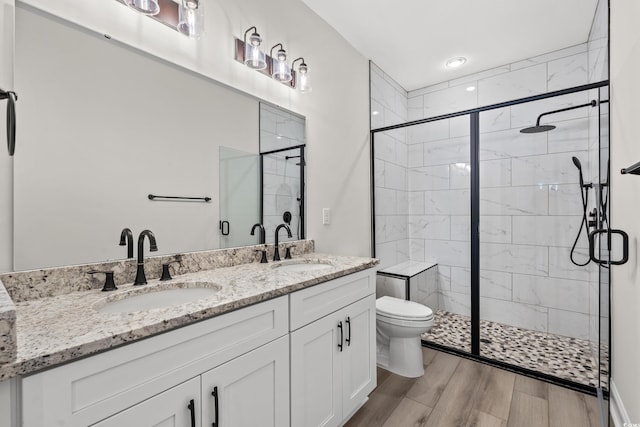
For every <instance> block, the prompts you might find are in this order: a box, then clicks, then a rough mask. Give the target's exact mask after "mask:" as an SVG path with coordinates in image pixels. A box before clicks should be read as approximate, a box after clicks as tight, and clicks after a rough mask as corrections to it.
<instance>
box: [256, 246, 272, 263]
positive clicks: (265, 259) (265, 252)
mask: <svg viewBox="0 0 640 427" xmlns="http://www.w3.org/2000/svg"><path fill="white" fill-rule="evenodd" d="M255 251H256V252H262V257H261V258H260V264H265V263H267V262H269V261H268V260H267V250H266V249H256V250H255Z"/></svg>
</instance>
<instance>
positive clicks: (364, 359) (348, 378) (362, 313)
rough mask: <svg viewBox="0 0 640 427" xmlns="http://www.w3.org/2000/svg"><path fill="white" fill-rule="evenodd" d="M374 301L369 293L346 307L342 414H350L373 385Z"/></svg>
mask: <svg viewBox="0 0 640 427" xmlns="http://www.w3.org/2000/svg"><path fill="white" fill-rule="evenodd" d="M375 308H376V300H375V296H374V295H370V296H368V297H366V298H364V299H361V300H360V301H358V302H355V303H353V304H351V305H349V306H347V307H346V309H345V311H346V313H345V319H344V323H345V325H346V328H345V341H346V340H347V339H348V340H349V342H348V343H346V342H345V344H346V346H345V351H344V352H343V353H342V359H343V361H342V390H343V393H344V394H343V398H344V399H343V405H344V406H343V409H342V411H343V414H344V416H345V417H348V416H351V415H352V414H353V412H355V411H356V410H357V409H358V408H359V407H360V406H361V405H362V404H363V403H364V400H365V399H366V398H367V396H368V395H369V394H370V393H371V392H372V391H373V389H374V388H375V387H376V347H375V346H376V310H375Z"/></svg>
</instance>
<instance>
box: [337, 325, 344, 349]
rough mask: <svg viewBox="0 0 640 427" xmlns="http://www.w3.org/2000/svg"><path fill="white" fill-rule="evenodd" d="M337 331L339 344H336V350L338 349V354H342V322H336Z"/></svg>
mask: <svg viewBox="0 0 640 427" xmlns="http://www.w3.org/2000/svg"><path fill="white" fill-rule="evenodd" d="M338 329H340V344H338V348H339V349H340V352H341V353H342V341H343V338H342V322H338Z"/></svg>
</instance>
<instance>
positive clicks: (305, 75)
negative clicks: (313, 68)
mask: <svg viewBox="0 0 640 427" xmlns="http://www.w3.org/2000/svg"><path fill="white" fill-rule="evenodd" d="M296 79H297V82H296V86H297V87H298V90H299V91H300V92H303V93H305V92H311V79H310V78H309V68H308V67H307V65H306V64H301V65H300V68H298V73H297V74H296Z"/></svg>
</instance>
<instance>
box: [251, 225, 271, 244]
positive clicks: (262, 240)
mask: <svg viewBox="0 0 640 427" xmlns="http://www.w3.org/2000/svg"><path fill="white" fill-rule="evenodd" d="M256 228H259V229H260V244H261V245H264V242H265V241H266V240H267V237H266V235H265V233H264V226H263V225H262V224H260V223H257V224H253V227H252V228H251V235H252V236H254V235H255V231H256Z"/></svg>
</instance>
